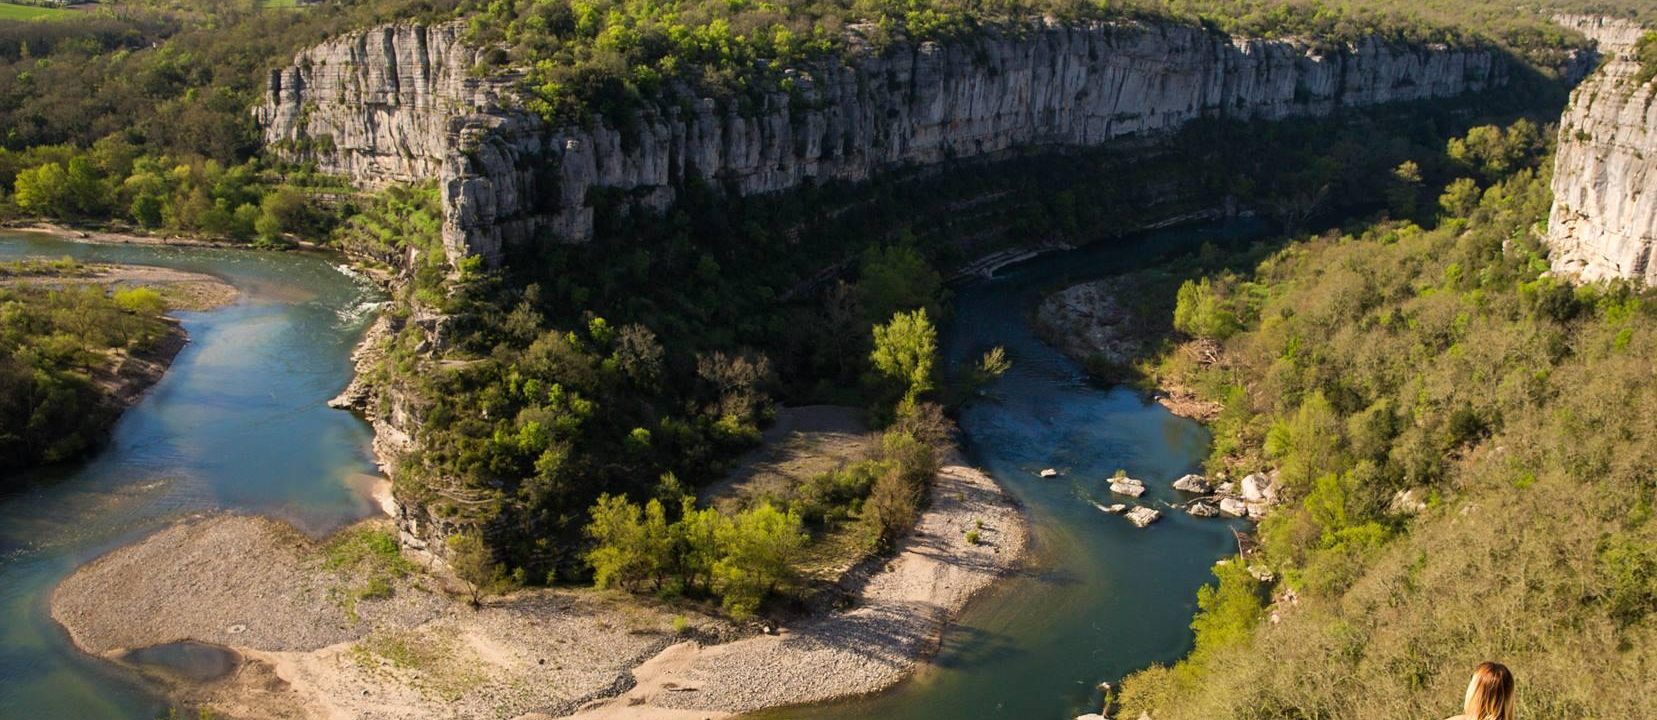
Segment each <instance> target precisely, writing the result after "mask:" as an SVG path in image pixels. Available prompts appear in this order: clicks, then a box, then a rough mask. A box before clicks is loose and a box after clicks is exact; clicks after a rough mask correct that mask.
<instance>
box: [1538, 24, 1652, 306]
mask: <svg viewBox="0 0 1657 720" xmlns="http://www.w3.org/2000/svg"><path fill="white" fill-rule="evenodd" d="M1571 25H1572V26H1573V27H1575V28H1576V29H1578V30H1581V31H1583V33H1584V34H1586V35H1588V36H1589V37H1590V38H1593V39H1594V40H1595V41H1597V42H1598V43H1599V47H1600V52H1601V53H1602V54H1603V55H1604V56H1605V57H1606V62H1605V63H1604V65H1602V66H1601V67H1600V69H1599V70H1598V71H1596V72H1595V73H1594V74H1593V75H1591V76H1589V78H1588V79H1587V80H1586V81H1585V82H1583V84H1582V85H1580V86H1579V87H1577V89H1576V90H1575V91H1574V92H1572V93H1571V103H1570V105H1569V106H1568V107H1567V108H1566V109H1565V115H1564V117H1563V118H1561V119H1560V123H1559V150H1558V154H1557V156H1556V157H1555V160H1554V175H1553V210H1552V212H1551V213H1550V214H1549V217H1548V244H1549V245H1550V246H1551V247H1552V256H1553V257H1552V264H1553V268H1554V270H1555V271H1556V272H1560V273H1564V274H1568V275H1572V276H1575V277H1578V278H1580V279H1583V280H1590V281H1592V280H1604V279H1610V278H1633V279H1639V280H1644V281H1645V283H1646V284H1648V285H1650V284H1657V262H1653V259H1654V258H1653V257H1652V255H1653V254H1654V253H1657V193H1652V192H1648V190H1650V189H1651V188H1652V187H1653V183H1657V104H1654V103H1653V101H1654V100H1657V83H1654V82H1651V81H1649V80H1648V81H1645V82H1638V81H1637V78H1636V75H1637V74H1638V73H1639V70H1640V66H1639V63H1638V62H1636V61H1635V60H1634V58H1633V50H1634V44H1635V42H1637V41H1638V40H1639V38H1640V36H1641V35H1642V34H1643V32H1644V31H1643V29H1642V28H1641V27H1640V26H1639V25H1636V24H1635V23H1633V22H1632V21H1627V20H1613V19H1606V18H1590V19H1580V21H1579V22H1576V23H1571Z"/></svg>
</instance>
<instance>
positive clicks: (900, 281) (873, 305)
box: [857, 244, 943, 322]
mask: <svg viewBox="0 0 1657 720" xmlns="http://www.w3.org/2000/svg"><path fill="white" fill-rule="evenodd" d="M942 293H943V278H942V277H940V276H939V275H938V271H937V270H935V269H933V268H932V265H931V264H930V263H928V262H927V260H926V258H925V257H924V256H922V255H921V253H920V251H918V250H916V249H915V248H914V247H913V246H911V245H907V244H905V245H891V246H887V247H877V248H869V250H868V251H867V252H865V253H864V254H863V265H862V270H861V271H860V272H859V273H858V283H857V296H858V302H859V304H860V305H861V306H862V308H863V312H864V314H865V317H866V318H867V319H868V320H869V321H870V322H879V321H881V320H883V319H885V318H890V317H892V316H893V315H894V314H896V313H899V312H909V311H914V310H930V311H931V312H932V314H933V315H937V314H938V310H939V304H938V303H939V301H940V299H941V297H942Z"/></svg>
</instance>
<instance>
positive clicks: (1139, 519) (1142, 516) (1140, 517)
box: [1124, 506, 1162, 528]
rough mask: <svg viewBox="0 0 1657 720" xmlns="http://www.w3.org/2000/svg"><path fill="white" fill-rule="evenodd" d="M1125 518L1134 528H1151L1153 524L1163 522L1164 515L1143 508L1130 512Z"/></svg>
mask: <svg viewBox="0 0 1657 720" xmlns="http://www.w3.org/2000/svg"><path fill="white" fill-rule="evenodd" d="M1124 517H1126V518H1127V519H1128V522H1130V523H1133V526H1134V527H1137V528H1143V527H1148V526H1150V524H1151V523H1154V522H1156V521H1158V520H1161V519H1162V513H1160V512H1157V511H1155V510H1152V509H1150V508H1148V507H1143V506H1141V507H1136V508H1134V509H1132V510H1129V511H1128V514H1127V515H1125V516H1124Z"/></svg>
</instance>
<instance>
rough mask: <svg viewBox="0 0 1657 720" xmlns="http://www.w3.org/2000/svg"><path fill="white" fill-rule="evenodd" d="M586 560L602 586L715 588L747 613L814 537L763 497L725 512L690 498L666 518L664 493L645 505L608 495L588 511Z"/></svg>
mask: <svg viewBox="0 0 1657 720" xmlns="http://www.w3.org/2000/svg"><path fill="white" fill-rule="evenodd" d="M589 515H590V516H591V518H592V521H591V522H590V523H589V524H588V525H587V530H586V532H587V536H588V537H589V538H590V539H591V540H592V541H593V547H592V549H591V550H589V551H588V552H587V556H586V557H587V562H588V563H589V564H590V565H591V566H592V568H593V582H594V584H595V585H597V586H598V587H620V588H623V589H627V590H634V591H638V590H645V589H648V590H651V591H653V592H656V593H673V594H677V593H681V592H691V593H703V592H711V593H712V594H713V595H715V596H717V597H719V598H720V600H721V602H722V603H723V605H724V607H725V609H726V611H727V612H730V613H731V615H732V616H734V617H737V618H745V617H748V616H750V615H752V614H753V613H754V612H755V611H757V610H758V609H759V605H760V603H761V602H762V601H764V600H765V598H766V597H767V596H768V595H770V594H771V593H773V592H775V591H776V590H777V589H778V587H779V586H780V585H781V584H782V583H784V582H786V581H787V580H789V579H790V578H792V577H793V575H794V572H795V563H796V562H797V561H798V559H799V555H800V551H801V550H802V549H803V548H804V547H805V544H806V542H807V540H808V537H807V535H806V534H805V531H804V529H803V525H802V521H801V519H800V516H799V514H798V513H796V512H794V511H793V510H789V511H786V512H784V511H782V510H778V509H777V508H776V507H774V506H772V505H771V504H770V503H763V504H760V505H758V506H756V507H752V508H749V509H746V510H743V511H742V512H739V513H737V514H736V515H734V516H731V517H726V516H724V515H722V514H720V513H719V511H717V510H714V509H713V508H704V509H700V510H698V509H697V508H696V507H695V503H694V501H693V500H692V499H690V498H685V499H684V501H683V505H682V507H681V508H680V510H679V518H678V519H677V520H674V521H671V522H670V521H669V520H668V519H667V513H666V511H665V508H664V506H663V504H662V502H661V501H660V500H658V499H654V498H653V499H651V500H649V501H647V502H646V503H645V505H644V507H643V508H642V509H641V508H640V507H639V506H638V505H636V504H634V503H630V502H628V501H627V498H625V497H622V496H611V495H605V496H602V497H600V498H599V500H598V502H597V503H596V504H594V505H593V507H592V509H591V510H590V511H589Z"/></svg>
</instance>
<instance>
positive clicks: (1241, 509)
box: [1220, 497, 1249, 517]
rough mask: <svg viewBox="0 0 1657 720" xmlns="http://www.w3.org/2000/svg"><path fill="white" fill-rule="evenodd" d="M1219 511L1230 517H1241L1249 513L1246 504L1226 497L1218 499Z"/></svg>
mask: <svg viewBox="0 0 1657 720" xmlns="http://www.w3.org/2000/svg"><path fill="white" fill-rule="evenodd" d="M1220 512H1221V513H1224V514H1226V515H1230V516H1231V517H1243V516H1244V515H1247V514H1248V513H1249V509H1248V505H1246V504H1244V503H1243V501H1242V500H1238V499H1237V498H1233V497H1228V498H1221V499H1220Z"/></svg>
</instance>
